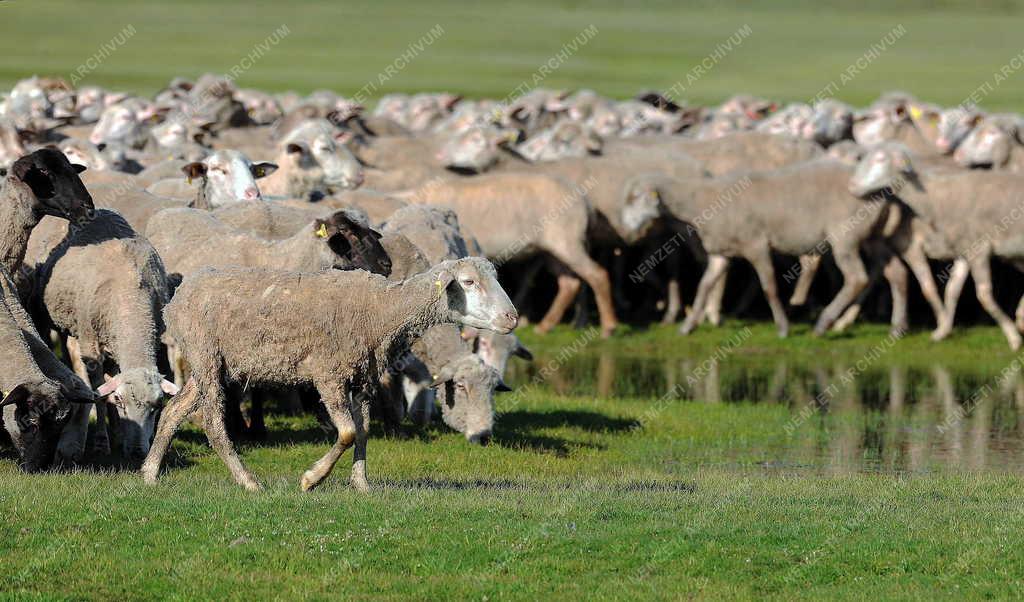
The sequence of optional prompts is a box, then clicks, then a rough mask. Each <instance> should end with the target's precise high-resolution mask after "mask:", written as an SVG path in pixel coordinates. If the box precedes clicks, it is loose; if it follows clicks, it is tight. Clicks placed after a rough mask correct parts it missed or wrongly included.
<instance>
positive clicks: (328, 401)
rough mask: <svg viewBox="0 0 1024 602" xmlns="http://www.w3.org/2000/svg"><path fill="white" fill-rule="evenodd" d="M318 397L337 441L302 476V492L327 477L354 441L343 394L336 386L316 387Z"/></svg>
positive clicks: (354, 435) (354, 436) (354, 434)
mask: <svg viewBox="0 0 1024 602" xmlns="http://www.w3.org/2000/svg"><path fill="white" fill-rule="evenodd" d="M317 391H319V392H320V397H321V398H322V399H323V402H324V408H325V409H326V410H327V415H328V416H330V417H331V422H333V423H334V428H335V429H336V430H337V431H338V439H337V440H336V441H335V442H334V445H333V446H331V449H329V450H327V453H326V454H324V456H323V457H322V458H320V459H319V460H317V461H316V462H315V463H314V464H313V466H312V467H311V468H310V469H309V470H307V471H306V472H304V473H303V474H302V480H301V481H300V486H301V487H302V490H303V491H310V490H312V489H313V488H314V487H316V486H317V485H319V484H320V482H321V481H323V480H324V479H325V478H327V475H329V474H331V470H332V469H333V468H334V465H335V464H337V463H338V458H340V457H341V455H342V454H344V453H345V450H347V449H348V448H350V447H352V444H353V443H354V442H355V440H356V425H355V423H354V422H353V420H352V413H351V411H350V410H349V408H348V407H346V406H347V405H348V404H346V403H345V402H344V400H343V397H344V396H345V392H344V391H343V390H342V389H340V388H338V387H337V386H322V385H321V386H317Z"/></svg>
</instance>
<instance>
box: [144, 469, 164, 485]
mask: <svg viewBox="0 0 1024 602" xmlns="http://www.w3.org/2000/svg"><path fill="white" fill-rule="evenodd" d="M159 473H160V468H159V467H156V468H153V467H151V466H147V465H143V466H142V482H143V483H145V484H147V485H156V479H157V476H158V475H159Z"/></svg>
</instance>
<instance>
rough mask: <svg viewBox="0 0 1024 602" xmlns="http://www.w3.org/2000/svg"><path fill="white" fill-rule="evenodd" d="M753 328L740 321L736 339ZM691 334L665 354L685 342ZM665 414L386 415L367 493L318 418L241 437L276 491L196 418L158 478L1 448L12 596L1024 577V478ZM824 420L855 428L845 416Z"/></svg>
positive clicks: (638, 588) (760, 334) (552, 404)
mask: <svg viewBox="0 0 1024 602" xmlns="http://www.w3.org/2000/svg"><path fill="white" fill-rule="evenodd" d="M745 328H747V326H745V325H742V324H730V325H728V326H727V327H726V332H724V333H723V334H722V335H715V336H729V335H730V334H732V335H735V334H736V333H739V332H743V329H745ZM753 330H754V333H753V335H752V336H751V338H750V339H748V340H750V341H752V344H756V346H757V347H758V348H762V349H764V348H772V349H774V350H775V351H777V352H779V353H788V351H787V349H791V348H794V347H797V349H795V350H794V351H793V352H794V353H796V354H797V355H796V356H795V357H796V358H797V359H799V358H800V357H802V356H801V355H799V354H807V355H806V356H804V357H811V354H812V353H813V352H812V350H811V348H812V347H814V346H817V348H818V349H819V350H824V349H826V348H828V346H829V345H831V344H833V343H834V341H827V340H826V341H815V340H813V339H812V340H810V341H804V342H802V343H801V344H800V345H797V344H796V343H794V342H793V341H777V340H773V339H772V338H770V337H769V336H768V332H769V330H770V327H767V328H762V327H761V326H760V325H757V326H755V327H754V328H753ZM993 330H994V329H989V328H978V329H976V330H971V331H969V332H966V333H964V334H963V335H961V336H962V337H964V338H965V339H966V340H975V341H977V346H978V347H977V349H978V351H977V353H983V352H985V350H987V351H988V352H991V353H992V354H993V355H994V358H995V359H993V362H996V363H1000V364H1001V362H1003V361H1004V360H1005V359H1006V358H1007V357H1012V355H1010V354H1007V353H1005V352H1003V350H1002V347H1001V346H1002V345H1003V343H1002V341H1001V340H1000V339H999V338H998V336H996V335H997V333H994V332H992V331H993ZM579 336H580V333H579V332H578V331H572V330H569V329H563V328H560V329H558V330H557V331H556V332H555V333H554V334H553V335H552V336H549V337H535V336H532V335H528V336H526V338H527V340H528V342H529V344H530V345H532V346H533V348H534V351H535V352H537V353H538V355H539V356H542V357H557V356H558V354H559V353H560V351H561V350H562V349H564V348H566V346H567V345H571V344H572V341H574V340H576V339H577V338H578V337H579ZM699 336H703V337H707V338H710V337H711V336H712V335H710V334H708V335H703V334H701V335H699ZM880 336H884V330H880V327H876V326H872V325H868V326H860V327H856V328H854V331H853V332H852V333H851V334H849V335H848V342H847V343H846V344H847V345H849V346H851V347H852V346H853V345H855V344H858V342H859V344H860V345H861V348H863V349H870V348H871V346H872V345H874V344H876V342H877V341H878V340H879V337H880ZM671 338H672V330H671V329H668V328H656V329H652V330H648V331H643V332H639V331H637V332H627V333H625V334H623V335H621V336H620V338H619V339H618V341H617V342H618V343H619V344H620V345H635V346H637V347H638V348H640V347H645V348H653V347H656V346H658V345H663V344H664V343H663V342H664V341H668V340H669V339H671ZM676 338H677V339H678V337H676ZM608 344H612V343H607V342H593V343H592V345H594V346H595V347H593V349H590V348H588V349H586V350H582V351H580V353H591V352H594V351H597V350H599V348H600V346H602V345H608ZM899 345H907V346H908V348H914V347H915V346H917V345H924V343H923V342H918V341H915V340H910V341H905V342H902V343H899ZM712 347H713V344H712ZM675 349H676V351H675V352H672V351H667V350H665V351H662V352H661V353H660V355H662V356H668V355H670V354H671V353H684V352H685V349H684V348H682V347H678V346H677V347H675ZM761 352H767V351H764V350H762V351H761ZM541 361H542V360H541ZM514 384H515V385H518V386H520V387H522V385H523V384H524V383H522V382H517V383H514ZM652 407H659V406H657V405H656V400H655V399H654V398H617V399H608V398H596V397H593V396H562V395H557V394H555V393H553V392H551V391H550V390H548V389H546V388H545V387H543V386H535V387H530V388H529V389H528V390H527V391H526V393H525V394H520V395H514V394H509V395H508V396H505V397H501V398H499V410H500V411H501V412H502V415H501V416H500V417H499V421H498V428H497V430H496V433H495V441H494V443H493V444H492V445H491V446H489V447H487V448H479V447H473V446H470V445H469V444H468V443H467V442H466V441H465V440H464V439H462V438H461V436H459V435H457V434H455V433H451V432H449V431H446V430H445V429H444V428H443V427H440V426H438V427H434V428H432V429H428V430H426V431H425V432H415V431H413V430H411V429H407V430H406V431H404V433H403V434H399V435H387V436H386V435H384V434H383V433H381V432H380V431H379V429H377V431H376V435H375V437H374V438H373V439H372V440H371V442H370V446H369V471H370V478H371V483H372V485H373V486H374V491H373V492H371V493H369V494H365V495H363V494H359V493H356V492H354V491H351V490H349V489H348V488H347V487H346V485H345V481H346V477H347V472H348V469H349V467H350V461H351V455H350V454H349V455H346V456H345V457H344V458H343V459H342V461H341V463H340V464H339V466H338V469H337V472H336V473H335V474H334V475H333V476H332V477H330V478H329V479H328V481H327V482H326V483H325V484H324V485H323V486H322V487H321V488H320V489H318V490H316V491H314V492H313V493H310V494H303V493H301V492H299V490H298V478H299V475H300V474H301V472H302V471H303V470H304V469H305V468H306V467H308V465H309V464H311V463H312V461H313V460H314V459H316V458H317V457H319V456H320V455H321V454H322V453H323V452H324V451H325V450H326V447H327V445H328V441H327V439H326V437H325V436H324V435H323V434H322V433H321V432H320V431H319V429H318V428H317V427H316V425H315V422H314V421H313V420H312V419H309V418H299V417H277V418H274V419H273V420H272V421H271V423H270V429H271V439H270V441H269V442H267V443H265V444H260V445H243V457H244V459H245V460H246V461H247V462H248V463H249V464H250V465H251V467H252V468H253V469H254V470H255V471H256V472H257V473H258V474H259V475H260V477H261V478H262V479H263V481H264V482H265V483H266V485H267V490H266V491H265V492H263V493H256V494H253V493H246V492H244V491H242V490H241V489H240V488H238V487H237V486H235V485H233V484H232V483H231V481H230V478H229V476H228V473H227V471H226V469H225V468H224V466H223V464H222V463H221V462H220V460H219V459H218V458H217V456H216V454H214V453H213V452H212V451H211V450H210V449H209V448H208V447H207V446H206V444H205V440H204V439H203V437H202V435H201V433H200V432H199V431H197V430H196V429H195V428H193V427H189V428H187V429H186V430H185V431H184V432H183V433H182V434H181V435H180V436H179V437H178V439H176V441H175V443H174V446H173V448H172V450H173V452H172V455H171V458H170V460H171V461H170V462H169V467H168V469H167V471H166V472H165V474H164V476H163V477H162V479H161V481H160V482H159V484H157V485H156V486H145V485H143V484H142V482H141V479H140V478H139V477H138V476H137V475H136V474H134V473H124V472H102V471H100V472H94V471H83V472H78V473H73V474H45V475H23V474H20V473H19V472H18V471H17V469H16V467H15V466H14V463H13V462H12V461H10V460H9V459H8V460H5V461H3V462H2V463H0V507H3V508H4V512H3V516H4V520H3V522H2V525H0V565H2V566H3V567H4V569H3V571H0V592H3V595H5V596H8V597H12V598H39V599H49V598H75V599H80V598H86V599H111V598H126V599H156V598H165V597H170V598H174V599H195V598H204V599H206V598H209V599H220V598H224V599H255V598H281V599H301V598H306V599H328V598H332V599H336V598H339V597H344V598H347V599H356V600H359V599H375V598H384V599H398V598H402V599H405V598H412V599H438V598H442V597H444V598H447V597H454V598H459V599H479V600H482V599H490V600H496V599H522V600H533V599H550V598H553V597H556V596H558V597H565V598H569V599H580V598H587V599H622V598H624V597H640V598H643V599H678V598H682V597H694V598H701V599H747V598H753V597H758V598H761V597H764V598H769V599H780V600H792V599H890V598H903V599H907V598H910V599H914V598H916V599H929V600H931V599H944V598H948V599H961V598H963V597H965V596H966V597H968V598H981V597H989V598H1019V597H1020V596H1021V594H1022V593H1024V591H1022V590H1024V587H1022V586H1024V584H1022V582H1021V580H1022V578H1024V548H1022V547H1021V546H1020V539H1021V535H1022V534H1024V510H1022V505H1021V503H1020V500H1021V498H1022V496H1024V481H1022V478H1021V475H1020V474H1019V473H1017V472H1013V471H1001V472H984V473H980V472H976V473H967V472H956V471H935V472H922V473H916V474H892V473H890V474H885V473H865V472H857V471H854V472H852V473H847V474H842V475H829V474H827V473H825V472H821V471H814V470H804V469H801V468H800V467H793V466H790V467H789V468H784V467H783V468H779V467H777V466H776V465H775V464H773V462H772V460H773V457H774V456H773V454H774V453H775V451H776V450H777V449H779V446H785V447H801V446H802V445H803V446H809V445H814V443H815V442H814V441H811V440H810V438H813V437H814V436H815V434H814V432H813V431H805V430H802V429H798V430H797V431H796V432H795V433H792V434H786V432H785V425H786V424H787V421H789V420H790V418H791V417H792V415H793V414H792V412H793V410H792V409H791V408H789V407H787V406H786V405H784V404H775V403H756V404H754V403H742V402H740V403H728V404H708V403H704V402H701V401H676V402H674V403H672V404H669V405H662V406H660V408H661V409H660V410H659V412H658V414H657V416H656V417H652V416H651V415H650V414H649V413H647V411H648V410H649V409H650V408H652ZM857 419H858V420H859V418H857ZM827 420H834V421H836V426H837V428H841V427H842V424H841V421H842V420H844V418H843V415H842V413H838V414H836V415H835V416H834V417H833V416H829V417H828V418H827ZM794 437H795V438H798V440H797V441H795V442H794V441H793V440H792V439H793V438H794ZM802 439H807V441H803V440H802Z"/></svg>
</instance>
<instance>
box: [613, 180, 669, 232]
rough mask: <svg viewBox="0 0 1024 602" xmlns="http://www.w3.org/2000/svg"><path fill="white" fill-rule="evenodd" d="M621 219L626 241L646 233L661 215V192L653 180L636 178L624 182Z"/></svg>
mask: <svg viewBox="0 0 1024 602" xmlns="http://www.w3.org/2000/svg"><path fill="white" fill-rule="evenodd" d="M624 196H625V202H624V203H623V205H622V210H621V215H620V217H621V219H622V230H623V237H624V238H625V239H626V242H630V243H632V242H635V241H638V240H640V239H641V238H643V237H644V236H646V235H647V233H648V232H649V231H650V230H651V228H652V227H654V223H655V221H657V219H658V218H659V217H660V216H661V213H662V203H661V194H660V193H659V192H658V188H657V186H656V185H655V183H654V182H649V181H647V180H644V179H637V180H634V181H631V182H627V183H626V189H625V192H624Z"/></svg>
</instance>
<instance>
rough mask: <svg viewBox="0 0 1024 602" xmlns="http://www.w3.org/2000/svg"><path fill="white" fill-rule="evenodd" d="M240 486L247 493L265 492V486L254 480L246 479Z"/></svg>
mask: <svg viewBox="0 0 1024 602" xmlns="http://www.w3.org/2000/svg"><path fill="white" fill-rule="evenodd" d="M240 484H241V486H242V487H245V490H246V491H263V485H260V484H259V481H255V480H253V479H244V480H243V481H242V482H241V483H240Z"/></svg>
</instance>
